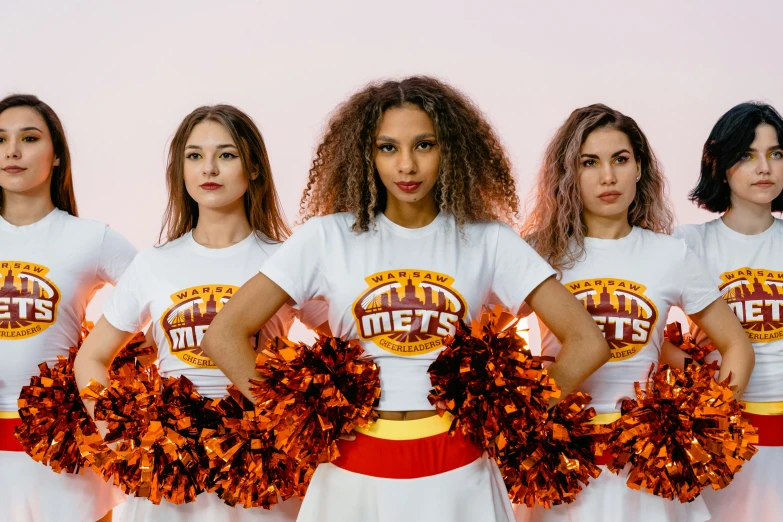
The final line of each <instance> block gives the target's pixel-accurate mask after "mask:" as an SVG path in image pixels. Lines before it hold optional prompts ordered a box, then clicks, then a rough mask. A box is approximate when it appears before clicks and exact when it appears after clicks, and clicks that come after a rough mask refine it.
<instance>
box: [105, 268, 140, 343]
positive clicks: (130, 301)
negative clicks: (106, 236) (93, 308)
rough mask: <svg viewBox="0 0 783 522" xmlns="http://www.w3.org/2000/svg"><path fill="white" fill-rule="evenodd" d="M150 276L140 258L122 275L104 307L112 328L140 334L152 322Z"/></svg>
mask: <svg viewBox="0 0 783 522" xmlns="http://www.w3.org/2000/svg"><path fill="white" fill-rule="evenodd" d="M149 278H150V274H149V271H148V270H145V269H144V268H143V260H142V259H140V256H137V257H136V259H134V260H133V262H132V263H131V264H130V266H129V267H128V269H127V270H125V272H124V273H123V274H122V276H121V277H120V279H119V281H118V282H117V285H116V286H115V287H114V292H112V294H111V295H110V296H109V299H107V300H106V303H104V305H103V316H104V317H105V318H106V320H107V321H109V322H110V323H111V324H112V326H114V327H115V328H117V329H119V330H123V331H125V332H138V331H140V330H141V329H142V328H143V327H144V326H145V325H146V324H147V323H148V322H149V320H150V302H149V298H148V297H147V295H146V294H148V293H149V292H147V291H146V288H147V287H148V285H150V284H151V282H150V281H149Z"/></svg>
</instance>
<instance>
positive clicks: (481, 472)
mask: <svg viewBox="0 0 783 522" xmlns="http://www.w3.org/2000/svg"><path fill="white" fill-rule="evenodd" d="M297 521H298V522H513V521H514V513H513V511H512V508H511V503H510V502H509V500H508V493H507V492H506V487H505V485H504V484H503V478H502V477H501V476H500V471H499V470H498V468H497V466H496V465H495V463H494V462H493V461H491V460H489V459H488V458H487V457H486V456H483V457H480V458H478V459H476V460H475V461H474V462H472V463H471V464H468V465H466V466H462V467H460V468H457V469H454V470H451V471H447V472H445V473H440V474H438V475H432V476H428V477H422V478H416V479H389V478H378V477H370V476H367V475H362V474H359V473H353V472H351V471H348V470H345V469H342V468H339V467H337V466H335V465H333V464H321V465H320V466H318V469H316V470H315V474H314V475H313V480H312V482H311V483H310V487H309V488H308V490H307V495H306V496H305V499H304V501H303V502H302V510H301V511H300V512H299V518H297Z"/></svg>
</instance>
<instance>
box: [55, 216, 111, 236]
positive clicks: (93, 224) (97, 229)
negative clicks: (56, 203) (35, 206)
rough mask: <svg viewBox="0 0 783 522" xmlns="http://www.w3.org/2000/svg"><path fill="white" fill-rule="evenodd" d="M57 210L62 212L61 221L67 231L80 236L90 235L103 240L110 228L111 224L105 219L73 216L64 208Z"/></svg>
mask: <svg viewBox="0 0 783 522" xmlns="http://www.w3.org/2000/svg"><path fill="white" fill-rule="evenodd" d="M56 212H59V213H60V214H61V215H60V223H62V226H63V227H64V228H65V231H66V233H68V234H74V235H78V237H80V238H85V237H89V238H91V239H97V240H102V239H103V235H104V234H105V233H106V229H108V228H109V225H107V224H106V223H104V222H103V221H98V220H96V219H87V218H80V217H76V216H72V215H70V214H68V213H67V212H65V211H62V210H58V211H56Z"/></svg>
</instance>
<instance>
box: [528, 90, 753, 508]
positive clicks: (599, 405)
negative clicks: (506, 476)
mask: <svg viewBox="0 0 783 522" xmlns="http://www.w3.org/2000/svg"><path fill="white" fill-rule="evenodd" d="M537 187H538V189H537V192H536V193H535V195H534V198H533V200H532V207H531V208H532V212H531V213H530V215H529V216H528V218H527V220H526V221H525V222H524V225H523V229H522V231H523V237H525V238H526V239H527V240H528V241H530V242H531V244H532V245H533V246H534V248H535V249H536V250H537V251H538V253H539V254H541V255H542V256H543V257H544V258H545V259H546V260H548V261H549V263H550V264H551V265H552V266H553V267H554V268H555V269H556V270H557V271H558V274H559V279H560V281H561V282H562V283H563V284H564V285H565V287H566V288H567V289H568V290H569V291H570V292H571V293H572V294H574V296H575V297H576V298H577V299H579V301H580V302H581V303H582V304H583V306H584V307H585V308H586V309H587V311H588V312H590V315H591V316H592V317H593V320H594V321H595V322H596V324H597V325H598V327H599V328H600V329H601V331H602V332H603V334H604V336H605V338H606V340H607V342H608V343H609V348H610V350H611V352H612V354H611V358H610V359H609V361H608V362H607V363H606V364H604V365H603V366H602V367H601V368H599V369H598V370H597V371H596V372H595V373H593V374H592V375H591V376H590V377H589V378H588V379H587V380H585V382H584V383H582V385H581V386H580V387H579V390H581V391H585V392H587V393H589V394H590V396H591V397H592V398H593V401H592V403H591V406H593V407H595V410H596V412H597V413H598V414H599V415H598V417H597V418H596V419H597V420H598V421H599V422H600V423H607V424H608V423H610V422H613V421H614V420H616V419H617V418H619V416H620V414H619V412H618V408H619V406H618V404H619V401H620V400H621V399H622V398H624V397H633V396H635V394H634V383H635V382H640V383H644V382H646V378H647V375H648V372H649V371H650V366H651V365H653V364H657V363H658V361H659V358H660V357H661V351H662V350H666V348H662V346H663V344H664V342H663V333H664V329H665V327H666V317H667V316H668V314H669V310H670V309H671V307H672V306H677V307H679V308H681V309H682V310H683V311H684V312H685V313H686V314H688V315H689V316H690V317H691V319H692V320H693V321H694V322H696V323H697V324H699V325H700V326H701V327H702V328H703V329H704V330H705V331H707V332H709V333H710V337H711V338H712V339H713V341H714V342H715V345H716V346H717V348H718V350H719V351H720V352H721V353H722V354H723V357H724V359H723V360H724V365H723V367H722V368H721V371H720V379H721V380H723V379H725V378H727V377H728V376H729V375H731V384H732V386H735V387H736V388H734V389H735V393H736V395H737V396H739V395H741V394H742V391H743V389H744V388H745V385H746V384H747V382H748V378H749V376H750V372H751V370H752V369H753V351H752V350H751V348H750V344H749V343H748V341H747V338H746V337H745V335H744V333H743V332H742V328H740V325H739V323H738V322H737V321H736V319H735V318H734V316H733V314H732V313H731V310H729V308H728V306H726V303H725V302H724V301H723V300H722V299H721V298H720V294H719V293H718V291H717V289H716V287H715V284H714V283H713V281H712V279H711V278H710V277H709V275H708V274H707V273H706V271H705V270H704V268H703V267H702V264H701V262H700V261H699V260H698V258H697V257H696V256H695V254H694V253H693V252H691V251H690V250H689V249H688V246H687V245H686V244H685V242H684V241H682V240H680V239H676V238H673V237H671V236H670V235H669V234H670V233H671V227H672V221H673V216H672V212H671V210H670V209H669V204H668V201H667V198H666V193H665V189H666V180H665V178H664V176H663V171H662V169H661V166H660V164H659V163H658V161H657V159H656V157H655V154H654V153H653V151H652V149H651V148H650V144H649V142H648V141H647V137H646V136H645V135H644V133H643V132H642V130H641V128H640V127H639V125H638V124H637V123H636V122H635V121H634V120H633V119H632V118H630V117H629V116H626V115H625V114H623V113H621V112H619V111H616V110H614V109H611V108H609V107H607V106H606V105H601V104H596V105H590V106H588V107H582V108H580V109H576V110H575V111H574V112H572V113H571V116H570V117H569V118H568V119H567V120H566V121H565V123H563V125H562V126H561V127H560V129H558V131H557V132H556V133H555V136H554V138H553V139H552V141H551V142H550V143H549V146H548V147H547V150H546V154H545V156H544V163H543V165H542V167H541V170H540V172H539V175H538V183H537ZM667 346H671V345H668V344H667ZM541 352H542V354H543V355H545V356H552V357H559V356H560V355H561V353H562V352H561V343H560V341H559V336H558V335H557V333H556V332H552V331H551V330H550V329H549V328H547V327H546V325H544V324H542V325H541ZM681 359H682V358H681ZM606 454H608V452H606V453H605V455H606ZM604 458H605V457H604ZM598 463H599V464H601V466H600V467H601V468H602V471H603V472H602V473H601V475H600V476H599V477H598V478H597V479H596V480H595V481H594V482H591V483H590V485H588V486H587V487H586V488H585V490H584V491H583V492H582V493H580V494H579V495H578V496H577V497H576V500H575V501H574V502H573V503H572V504H562V505H559V506H555V507H553V508H552V509H551V510H547V509H543V508H540V507H539V508H534V509H528V508H525V507H524V506H520V507H518V509H517V520H519V521H546V522H555V521H563V520H568V521H569V522H620V521H624V520H634V521H638V522H664V521H671V522H675V521H676V522H703V521H706V520H709V518H710V514H709V512H708V511H707V509H706V507H705V506H704V501H703V500H702V499H701V498H696V500H695V501H694V502H691V503H688V504H681V503H680V502H679V501H678V500H675V501H670V500H667V499H664V498H662V497H659V496H655V495H652V494H650V493H647V492H644V491H637V490H633V489H631V488H629V487H628V486H627V485H626V484H625V481H626V478H625V477H624V476H623V474H622V473H621V474H620V476H617V475H613V474H612V473H610V472H609V471H608V470H607V468H606V467H605V465H604V464H605V462H603V463H602V462H601V459H600V458H599V459H598Z"/></svg>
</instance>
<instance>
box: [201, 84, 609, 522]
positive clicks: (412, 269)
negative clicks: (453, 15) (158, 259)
mask: <svg viewBox="0 0 783 522" xmlns="http://www.w3.org/2000/svg"><path fill="white" fill-rule="evenodd" d="M517 210H518V201H517V196H516V191H515V185H514V178H513V177H512V175H511V167H510V164H509V161H508V159H507V156H506V152H505V150H504V149H503V146H502V145H501V143H500V141H499V139H498V138H497V136H496V135H495V133H494V131H493V130H492V128H491V127H490V125H489V124H488V123H487V121H486V119H485V118H484V116H483V115H482V114H481V113H480V112H479V110H478V109H477V108H476V107H475V106H474V105H473V103H471V102H470V100H469V99H468V98H467V97H466V96H465V95H463V94H462V93H460V92H459V91H457V90H455V89H454V88H452V87H450V86H449V85H446V84H445V83H443V82H440V81H438V80H435V79H433V78H428V77H411V78H406V79H404V80H402V81H385V82H378V83H373V84H370V85H369V86H367V87H365V88H364V89H362V90H360V91H359V92H357V93H356V94H354V95H353V96H351V97H350V98H349V99H348V100H347V101H346V102H345V103H344V104H342V105H341V106H340V107H339V108H338V109H337V110H336V112H335V113H334V114H333V115H332V117H331V119H330V121H329V124H328V126H327V129H326V132H325V134H324V136H323V139H322V141H321V143H320V145H319V146H318V149H317V153H316V157H315V160H314V162H313V166H312V169H311V170H310V178H309V181H308V184H307V189H306V190H305V193H304V196H303V198H302V212H303V214H304V216H305V218H306V222H305V224H304V225H303V226H302V227H301V229H299V230H298V231H296V232H295V233H294V234H293V235H292V236H291V238H290V239H289V240H288V241H287V242H286V243H285V244H284V245H283V247H282V248H281V249H280V250H279V252H277V253H276V254H275V255H274V256H273V257H272V258H271V259H270V260H269V261H268V262H267V263H266V264H264V265H263V267H261V273H260V274H258V275H256V276H255V277H254V278H253V279H251V280H250V281H249V282H248V283H247V284H246V285H244V286H243V287H242V288H241V289H240V290H239V292H237V294H236V296H235V297H234V298H233V299H232V301H231V302H230V303H229V304H228V305H227V306H226V308H225V309H224V310H223V311H222V312H221V313H220V314H219V315H218V317H217V318H216V320H215V322H214V324H213V326H212V329H210V331H209V332H208V333H207V335H206V336H205V338H204V350H205V352H206V353H208V354H209V355H210V357H212V358H213V359H214V360H215V362H216V363H217V364H218V366H219V367H220V368H221V369H223V371H224V372H225V373H226V375H228V376H229V378H230V379H231V380H232V381H233V382H234V383H235V384H236V385H237V386H238V387H239V388H240V389H241V390H242V391H243V392H244V393H245V394H246V395H247V396H248V397H251V394H250V393H249V388H250V383H249V380H250V379H251V378H256V377H257V374H256V372H255V370H254V354H253V351H252V350H251V349H250V346H249V345H248V343H247V342H246V333H247V332H250V331H254V330H257V329H258V328H260V327H261V326H262V325H263V324H264V323H265V322H266V321H267V320H268V319H269V318H270V317H271V316H272V315H273V314H274V313H275V312H276V310H277V309H278V308H279V307H280V306H281V305H283V304H284V303H286V302H287V301H288V300H289V299H293V300H294V301H295V302H297V303H302V302H305V301H307V300H308V299H312V298H315V297H320V298H324V299H325V300H326V301H327V302H328V305H329V326H330V328H331V331H332V332H333V333H334V334H335V335H336V336H338V337H341V338H344V339H358V340H359V341H360V342H361V345H362V347H363V348H364V350H365V352H366V353H367V354H369V356H371V357H372V358H374V360H375V361H376V362H377V364H378V365H379V367H380V377H381V398H380V403H379V405H378V406H377V410H378V413H379V415H380V419H379V420H378V421H376V422H375V423H373V425H372V428H371V429H369V430H364V431H361V432H357V433H356V439H355V440H352V441H340V444H339V450H340V457H339V458H338V459H337V460H336V461H334V462H333V463H330V464H322V465H320V466H319V467H318V469H317V470H316V471H315V475H314V476H313V479H312V482H311V484H310V486H309V490H308V492H307V495H306V496H305V499H304V502H303V504H302V510H301V512H300V515H299V518H298V520H300V521H308V522H309V521H313V522H315V521H319V522H331V521H335V522H337V521H340V522H342V521H345V520H362V521H367V522H385V521H395V522H397V521H400V520H405V521H407V522H419V521H420V522H424V521H427V522H438V521H442V522H446V521H448V522H460V521H464V522H468V521H470V522H474V521H477V520H481V521H508V520H513V516H514V515H513V512H512V508H511V504H510V502H509V499H508V496H507V492H506V490H505V487H504V484H503V480H502V478H501V476H500V473H499V471H498V469H497V467H496V465H495V464H494V462H492V461H490V460H489V459H488V458H487V457H486V456H485V455H482V454H481V451H480V450H479V448H478V447H475V446H473V445H472V444H471V443H470V442H468V441H467V440H466V439H465V438H464V437H463V436H462V435H461V433H460V432H459V431H458V432H457V433H456V434H455V435H454V437H449V436H448V433H447V431H448V428H449V421H448V420H445V419H443V418H441V417H439V416H437V415H436V413H435V411H434V408H433V406H431V405H430V403H429V402H428V400H427V395H428V392H429V390H430V388H431V385H430V379H429V376H428V373H427V369H428V367H429V365H430V364H431V363H432V361H433V360H434V359H435V358H436V357H437V356H438V354H439V353H440V351H441V349H442V347H443V344H442V340H443V338H444V337H445V336H447V335H449V334H453V333H454V332H455V329H456V325H457V324H458V322H459V321H460V320H463V321H466V322H467V323H470V322H471V320H473V319H474V318H478V317H479V315H480V313H481V309H482V306H483V305H484V304H487V303H502V304H503V305H504V306H505V307H506V308H507V309H509V310H512V311H513V312H514V313H516V312H518V311H519V310H520V307H521V305H522V303H523V302H524V301H526V300H527V303H528V304H529V305H530V306H531V307H532V308H533V309H534V310H535V311H536V312H537V313H538V314H539V317H541V319H542V320H543V321H544V322H545V323H546V324H548V325H549V327H550V328H551V329H552V331H554V332H556V333H557V335H558V337H559V338H560V339H561V340H562V341H563V352H562V357H561V359H560V360H559V361H558V362H557V363H556V364H554V365H553V366H552V367H551V368H550V373H551V374H552V376H553V377H554V378H555V379H556V380H557V382H558V384H559V385H560V386H561V388H562V389H563V392H564V393H566V394H567V393H568V392H569V391H570V390H573V389H574V388H575V387H576V386H577V385H578V384H579V383H580V382H581V381H582V380H584V379H585V378H586V377H587V376H588V375H589V374H590V373H591V372H592V371H593V370H594V369H595V368H598V367H599V366H600V365H601V364H603V363H604V362H605V361H606V360H607V359H608V356H609V353H608V349H607V346H606V343H605V341H604V340H603V338H602V337H601V335H600V332H599V331H598V330H597V329H596V327H595V325H594V323H593V322H592V320H591V319H590V317H589V315H588V314H587V313H586V312H585V310H584V309H583V308H582V307H581V306H580V305H579V303H578V302H577V301H576V300H575V299H574V298H573V297H572V296H571V295H570V294H569V293H568V292H567V291H566V290H565V289H564V288H563V286H562V285H561V284H559V283H558V282H557V281H556V279H555V278H553V277H552V276H553V274H554V272H553V270H552V269H551V268H550V267H549V266H548V265H547V264H546V262H545V261H544V260H543V259H541V257H540V256H539V255H538V254H536V253H535V251H534V250H533V249H532V248H530V247H529V246H528V245H527V244H526V243H525V242H524V241H523V240H522V239H521V238H520V237H519V236H518V235H517V234H516V233H515V232H514V231H513V230H512V229H511V227H510V226H509V225H508V224H507V222H508V221H509V220H510V219H512V218H513V217H514V216H516V214H517Z"/></svg>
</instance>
